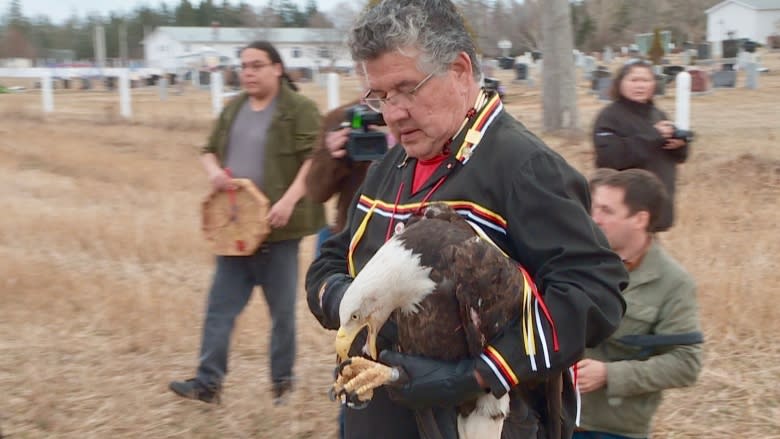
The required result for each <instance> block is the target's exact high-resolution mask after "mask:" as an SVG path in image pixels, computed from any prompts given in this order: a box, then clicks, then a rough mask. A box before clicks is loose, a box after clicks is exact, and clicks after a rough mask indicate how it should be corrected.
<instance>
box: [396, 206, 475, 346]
mask: <svg viewBox="0 0 780 439" xmlns="http://www.w3.org/2000/svg"><path fill="white" fill-rule="evenodd" d="M453 215H455V217H453V219H454V218H457V214H456V213H454V212H453ZM459 221H460V223H459V222H458V221H454V220H450V219H449V217H448V219H444V218H441V217H438V218H433V217H425V218H423V219H420V220H418V221H410V222H409V224H410V225H409V226H407V227H406V230H404V232H403V234H401V235H400V237H399V239H400V240H401V241H402V243H403V245H404V246H405V247H406V248H409V249H411V250H412V252H413V253H415V254H418V255H419V256H420V264H421V265H423V266H425V267H430V268H431V273H430V278H431V280H433V281H434V282H435V283H436V289H435V290H434V291H433V293H431V294H429V295H428V296H427V297H426V298H425V299H424V300H423V301H422V302H421V303H420V307H419V309H418V311H417V312H416V313H404V312H401V311H397V312H396V316H395V318H396V322H397V323H398V344H399V346H400V348H401V350H402V351H403V352H405V353H408V354H415V355H424V356H427V357H431V358H437V359H441V360H448V361H453V360H459V359H463V358H466V357H468V356H469V350H468V346H467V344H466V338H465V336H464V334H463V330H464V329H463V325H462V322H461V317H460V304H459V303H458V300H457V297H456V295H455V287H456V284H455V282H454V279H452V278H451V277H450V272H451V270H450V267H449V264H450V263H451V261H450V259H451V257H452V254H451V252H449V253H448V252H447V251H445V250H444V249H448V248H449V249H452V248H456V247H457V246H458V245H461V244H462V243H463V242H465V241H467V240H469V239H471V238H473V237H474V232H473V230H471V229H470V228H469V226H468V225H467V224H465V223H463V221H462V220H459ZM461 223H462V224H461ZM464 226H465V227H464Z"/></svg>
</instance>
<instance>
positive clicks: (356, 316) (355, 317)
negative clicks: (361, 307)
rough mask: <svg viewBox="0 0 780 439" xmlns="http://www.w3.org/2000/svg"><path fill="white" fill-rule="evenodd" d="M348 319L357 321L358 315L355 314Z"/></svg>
mask: <svg viewBox="0 0 780 439" xmlns="http://www.w3.org/2000/svg"><path fill="white" fill-rule="evenodd" d="M350 318H351V319H352V320H357V319H358V315H357V313H356V314H352V316H351V317H350Z"/></svg>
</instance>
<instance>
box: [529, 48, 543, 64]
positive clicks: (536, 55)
mask: <svg viewBox="0 0 780 439" xmlns="http://www.w3.org/2000/svg"><path fill="white" fill-rule="evenodd" d="M531 58H532V59H533V60H534V62H536V61H539V60H541V59H542V52H541V51H538V50H534V51H532V52H531Z"/></svg>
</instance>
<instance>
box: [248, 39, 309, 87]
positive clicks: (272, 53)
mask: <svg viewBox="0 0 780 439" xmlns="http://www.w3.org/2000/svg"><path fill="white" fill-rule="evenodd" d="M246 49H256V50H262V51H263V52H265V53H267V54H268V58H269V59H270V60H271V62H272V63H273V64H279V65H281V66H282V76H281V77H280V78H279V80H280V81H282V80H285V81H286V83H287V85H288V86H289V87H290V88H291V89H292V90H293V91H298V90H299V89H298V86H297V85H295V82H293V80H292V78H290V75H289V74H287V69H286V68H285V67H284V61H282V56H281V55H279V51H278V50H276V47H274V45H273V44H271V43H270V42H268V41H253V42H251V43H249V44H248V45H247V46H246V47H244V48H243V49H241V50H242V51H244V50H246Z"/></svg>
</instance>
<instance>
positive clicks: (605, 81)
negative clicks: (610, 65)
mask: <svg viewBox="0 0 780 439" xmlns="http://www.w3.org/2000/svg"><path fill="white" fill-rule="evenodd" d="M596 87H598V90H597V93H598V96H599V100H601V101H611V100H612V96H610V95H609V89H610V88H612V78H610V77H608V76H605V77H602V78H599V79H598V82H597V84H596Z"/></svg>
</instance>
